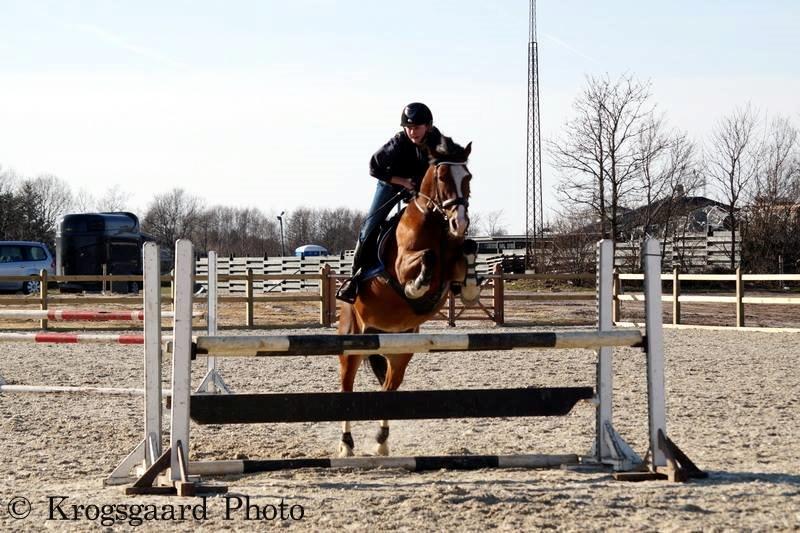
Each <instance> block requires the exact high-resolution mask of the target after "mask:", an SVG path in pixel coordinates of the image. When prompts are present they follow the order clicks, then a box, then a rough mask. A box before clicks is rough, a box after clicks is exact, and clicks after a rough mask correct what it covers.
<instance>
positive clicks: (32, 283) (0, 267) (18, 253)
mask: <svg viewBox="0 0 800 533" xmlns="http://www.w3.org/2000/svg"><path fill="white" fill-rule="evenodd" d="M42 270H46V271H47V273H48V274H49V275H55V273H56V260H55V259H54V258H53V255H52V254H51V253H50V250H49V249H48V248H47V245H45V244H44V243H41V242H33V241H0V277H2V276H38V275H39V272H40V271H42ZM39 285H40V283H39V280H38V279H36V278H33V279H31V280H29V281H4V280H2V279H0V289H3V290H13V291H18V290H20V289H22V292H23V293H25V294H32V293H35V292H39Z"/></svg>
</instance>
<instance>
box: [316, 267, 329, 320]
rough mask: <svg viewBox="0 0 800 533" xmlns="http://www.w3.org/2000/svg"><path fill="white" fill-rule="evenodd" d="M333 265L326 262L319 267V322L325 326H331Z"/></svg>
mask: <svg viewBox="0 0 800 533" xmlns="http://www.w3.org/2000/svg"><path fill="white" fill-rule="evenodd" d="M330 274H331V266H330V265H328V264H326V265H323V266H322V268H320V269H319V276H320V279H319V299H320V301H319V322H320V324H322V326H323V327H326V328H329V327H331V313H330V309H331V306H330V302H329V301H328V298H330V296H331V290H330V283H331V278H330Z"/></svg>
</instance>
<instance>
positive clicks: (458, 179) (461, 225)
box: [450, 165, 468, 235]
mask: <svg viewBox="0 0 800 533" xmlns="http://www.w3.org/2000/svg"><path fill="white" fill-rule="evenodd" d="M450 175H451V176H452V177H453V182H454V183H455V185H456V192H457V193H458V197H459V198H463V197H464V191H463V190H462V187H463V184H464V178H465V177H466V176H467V175H468V172H467V167H466V166H465V165H450ZM451 226H452V224H451ZM453 229H454V230H455V232H456V233H457V234H458V235H463V234H464V232H465V231H467V208H466V206H463V205H459V206H458V208H457V210H456V221H455V228H453Z"/></svg>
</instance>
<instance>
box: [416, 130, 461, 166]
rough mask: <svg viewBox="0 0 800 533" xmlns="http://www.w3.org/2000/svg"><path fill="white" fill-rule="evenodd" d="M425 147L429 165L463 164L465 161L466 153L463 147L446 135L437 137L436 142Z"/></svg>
mask: <svg viewBox="0 0 800 533" xmlns="http://www.w3.org/2000/svg"><path fill="white" fill-rule="evenodd" d="M437 141H438V142H437ZM426 147H427V149H428V162H429V163H431V164H436V163H464V162H466V160H467V151H466V150H465V149H464V147H463V146H461V145H460V144H458V143H456V142H455V141H454V140H453V139H452V138H450V137H447V136H446V135H439V138H438V139H437V140H434V142H431V143H429V144H427V145H426Z"/></svg>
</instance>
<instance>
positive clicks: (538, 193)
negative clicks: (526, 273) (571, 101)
mask: <svg viewBox="0 0 800 533" xmlns="http://www.w3.org/2000/svg"><path fill="white" fill-rule="evenodd" d="M529 30H530V33H529V38H528V154H527V179H526V195H525V197H526V203H525V220H526V225H525V263H526V267H527V268H533V269H534V270H536V269H537V268H539V267H540V265H539V264H538V261H537V254H539V253H540V250H539V248H540V247H541V245H542V242H541V240H542V234H543V228H544V217H543V209H542V139H541V130H540V127H539V50H538V45H537V43H536V0H531V1H530V28H529Z"/></svg>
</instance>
